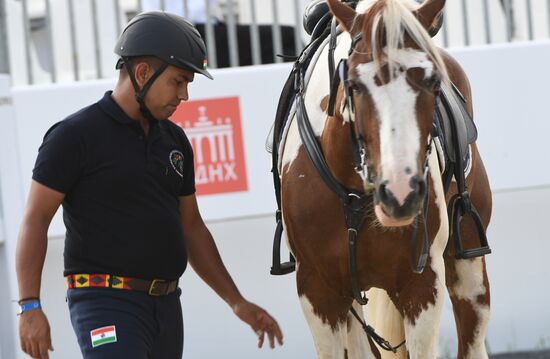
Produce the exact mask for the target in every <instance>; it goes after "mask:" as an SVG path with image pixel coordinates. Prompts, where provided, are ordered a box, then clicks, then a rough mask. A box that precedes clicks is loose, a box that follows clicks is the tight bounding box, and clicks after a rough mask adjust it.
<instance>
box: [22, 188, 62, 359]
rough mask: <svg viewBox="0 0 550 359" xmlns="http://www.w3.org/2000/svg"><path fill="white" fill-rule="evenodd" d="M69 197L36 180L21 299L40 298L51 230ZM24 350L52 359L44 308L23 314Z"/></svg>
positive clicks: (25, 229) (26, 225)
mask: <svg viewBox="0 0 550 359" xmlns="http://www.w3.org/2000/svg"><path fill="white" fill-rule="evenodd" d="M64 197H65V195H64V194H63V193H60V192H57V191H55V190H53V189H50V188H48V187H46V186H44V185H42V184H40V183H38V182H36V181H32V183H31V189H30V192H29V198H28V200H27V206H26V208H25V213H24V215H23V222H22V223H21V229H20V232H19V239H18V241H17V252H16V262H15V263H16V270H17V282H18V284H19V298H20V299H23V300H24V299H26V298H39V297H40V284H41V279H42V268H43V266H44V259H45V257H46V249H47V246H48V227H49V226H50V222H51V220H52V218H53V216H54V214H55V212H56V211H57V209H58V208H59V206H60V204H61V202H63V198H64ZM19 339H20V342H21V349H22V350H23V351H24V352H25V353H27V354H29V355H30V356H32V357H33V358H41V359H42V358H48V350H53V348H52V344H51V337H50V327H49V324H48V320H47V318H46V316H45V315H44V313H43V312H42V310H41V309H37V310H31V311H28V312H25V313H23V314H21V317H20V320H19Z"/></svg>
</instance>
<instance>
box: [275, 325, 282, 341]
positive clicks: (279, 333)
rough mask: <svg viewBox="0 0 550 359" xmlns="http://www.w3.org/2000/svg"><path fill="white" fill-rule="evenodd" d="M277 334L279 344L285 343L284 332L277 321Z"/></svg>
mask: <svg viewBox="0 0 550 359" xmlns="http://www.w3.org/2000/svg"><path fill="white" fill-rule="evenodd" d="M275 336H276V337H277V341H278V342H279V345H283V332H281V328H279V324H277V323H275Z"/></svg>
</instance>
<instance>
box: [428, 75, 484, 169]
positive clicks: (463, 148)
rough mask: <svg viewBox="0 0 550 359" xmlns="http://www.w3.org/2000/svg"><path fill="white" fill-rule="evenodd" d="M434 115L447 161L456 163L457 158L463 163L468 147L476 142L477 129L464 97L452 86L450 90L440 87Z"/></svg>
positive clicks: (443, 85) (443, 86)
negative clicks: (437, 120) (438, 124)
mask: <svg viewBox="0 0 550 359" xmlns="http://www.w3.org/2000/svg"><path fill="white" fill-rule="evenodd" d="M436 113H437V116H438V119H439V122H440V125H441V132H443V133H442V135H443V142H444V146H445V150H446V152H447V155H448V156H449V159H450V160H451V161H452V162H456V161H457V157H458V158H460V159H461V160H462V161H464V160H465V159H466V158H467V155H468V145H469V144H471V143H474V142H475V141H476V140H477V128H476V125H475V123H474V121H473V119H472V116H470V114H469V113H468V111H467V110H466V107H465V102H464V97H463V96H462V94H461V93H460V91H459V90H458V89H457V88H456V86H455V85H454V84H452V88H451V87H448V86H447V85H445V84H442V85H441V92H440V96H439V97H438V99H437V112H436ZM458 152H459V153H458ZM457 153H458V156H457Z"/></svg>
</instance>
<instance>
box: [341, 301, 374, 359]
mask: <svg viewBox="0 0 550 359" xmlns="http://www.w3.org/2000/svg"><path fill="white" fill-rule="evenodd" d="M353 308H355V311H356V312H357V314H359V317H360V318H363V317H364V316H363V307H362V306H361V305H360V304H359V303H357V302H355V301H354V302H353ZM367 322H368V321H367ZM346 349H347V354H348V355H347V359H365V358H377V359H380V357H381V356H380V352H379V350H378V348H377V347H376V344H374V342H373V341H372V339H371V338H370V337H367V334H366V333H365V331H364V330H363V327H362V326H361V324H360V323H359V321H358V320H357V319H356V318H355V317H354V316H353V315H352V314H351V313H349V314H348V325H347V332H346Z"/></svg>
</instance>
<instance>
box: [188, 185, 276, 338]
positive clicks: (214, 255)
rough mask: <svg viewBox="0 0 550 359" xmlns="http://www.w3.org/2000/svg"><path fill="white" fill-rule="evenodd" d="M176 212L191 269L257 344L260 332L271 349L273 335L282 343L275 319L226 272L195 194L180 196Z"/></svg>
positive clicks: (260, 336) (260, 335)
mask: <svg viewBox="0 0 550 359" xmlns="http://www.w3.org/2000/svg"><path fill="white" fill-rule="evenodd" d="M180 215H181V223H182V226H183V233H184V236H185V239H186V243H187V255H188V259H189V263H190V264H191V266H192V267H193V269H194V270H195V272H196V273H197V274H198V275H199V276H200V277H201V278H202V280H204V282H205V283H206V284H208V285H209V286H210V287H211V288H212V289H213V290H214V291H215V292H216V293H217V294H218V295H219V296H220V297H221V298H222V299H223V300H225V302H227V304H228V305H229V306H230V307H231V309H233V311H234V312H235V314H236V315H237V316H238V317H239V318H240V319H241V320H243V321H244V322H246V323H247V324H249V325H250V326H251V327H252V330H254V332H255V333H256V334H257V335H258V340H259V341H258V346H259V347H261V346H262V345H263V341H264V334H267V335H268V338H269V342H270V345H271V347H272V348H273V347H274V346H275V341H274V338H277V341H278V342H279V344H280V345H282V340H283V335H282V333H281V330H280V328H279V325H278V324H277V322H276V321H275V320H274V319H273V318H272V317H271V316H270V315H269V314H268V313H267V312H266V311H265V310H264V309H262V308H260V307H258V306H257V305H255V304H253V303H250V302H248V301H247V300H246V299H244V297H243V296H242V295H241V293H240V292H239V290H238V289H237V286H236V285H235V282H233V279H232V278H231V276H230V275H229V273H228V272H227V269H226V268H225V265H224V264H223V262H222V259H221V257H220V254H219V252H218V249H217V247H216V244H215V242H214V239H213V238H212V235H211V234H210V231H209V230H208V228H207V227H206V225H205V224H204V221H203V220H202V217H201V215H200V212H199V209H198V206H197V199H196V197H195V195H189V196H182V197H180Z"/></svg>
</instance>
